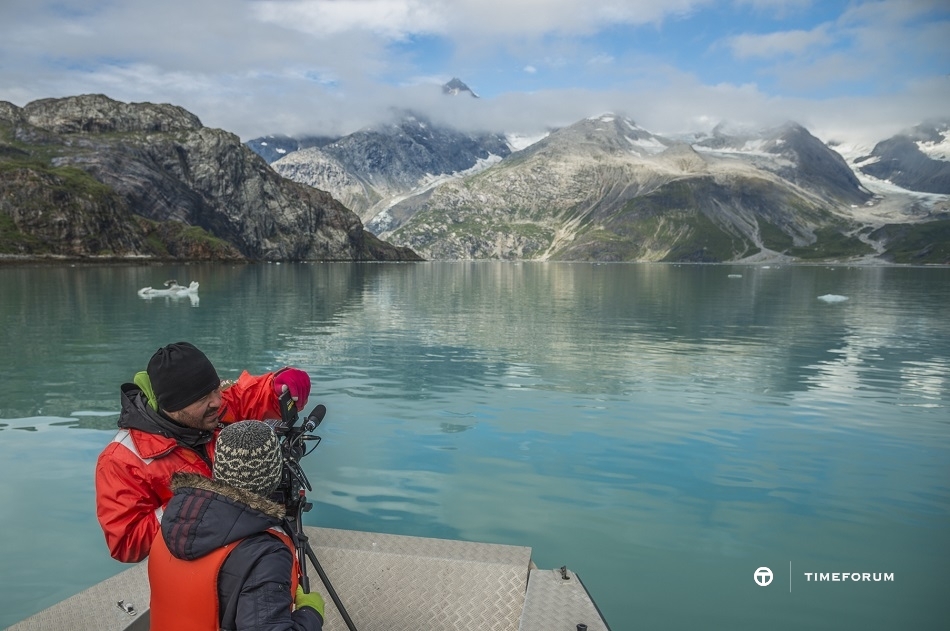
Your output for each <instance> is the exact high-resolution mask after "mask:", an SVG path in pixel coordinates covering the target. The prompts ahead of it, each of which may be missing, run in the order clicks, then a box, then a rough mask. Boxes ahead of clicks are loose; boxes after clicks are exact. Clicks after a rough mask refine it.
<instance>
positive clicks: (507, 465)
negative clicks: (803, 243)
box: [0, 263, 950, 631]
mask: <svg viewBox="0 0 950 631" xmlns="http://www.w3.org/2000/svg"><path fill="white" fill-rule="evenodd" d="M737 275H738V276H739V277H730V276H737ZM169 278H176V279H177V280H178V281H179V282H181V283H182V284H185V283H187V282H189V281H192V280H196V281H198V282H200V283H201V289H200V293H199V296H200V299H199V300H198V301H195V302H193V301H190V300H188V299H187V298H184V299H177V300H173V299H168V298H155V299H151V300H145V299H142V298H139V297H138V296H137V295H136V290H137V289H139V288H140V287H145V286H154V287H159V286H160V285H161V283H162V282H163V281H164V280H166V279H169ZM827 294H835V295H840V296H845V297H847V300H845V301H841V302H831V303H829V302H825V301H822V300H819V298H818V297H819V296H824V295H827ZM0 318H2V320H0V325H2V326H0V354H2V357H3V362H2V368H0V503H2V506H3V510H2V512H0V532H2V533H3V534H2V535H0V567H2V571H0V627H5V626H8V625H9V624H12V623H14V622H16V621H18V620H20V619H22V618H25V617H27V616H29V615H31V614H33V613H35V612H36V611H39V610H40V609H43V608H45V607H47V606H49V605H51V604H53V603H54V602H56V601H58V600H60V599H62V598H64V597H66V596H69V595H71V594H74V593H76V592H78V591H80V590H82V589H84V588H86V587H88V586H90V585H92V584H94V583H96V582H97V581H99V580H101V579H103V578H105V577H108V576H111V575H113V574H115V573H117V572H119V571H121V570H122V569H124V567H125V566H123V565H121V564H119V563H117V562H114V561H112V560H111V559H110V558H109V556H108V553H107V550H106V547H105V544H104V542H103V539H102V535H101V532H100V531H99V527H98V524H97V523H96V520H95V515H94V496H93V468H94V463H95V459H96V456H97V455H98V453H99V451H100V450H101V449H102V447H103V446H104V445H105V444H106V443H107V442H108V441H109V440H110V439H111V437H112V433H113V429H112V428H114V426H115V421H116V418H117V413H118V387H119V384H120V383H122V382H123V381H127V380H129V378H130V377H131V375H132V374H133V373H134V372H135V371H137V370H139V369H141V368H142V367H143V366H144V365H145V363H146V362H147V360H148V358H149V356H150V355H151V353H152V352H153V351H154V350H155V349H156V348H157V347H158V346H160V345H162V344H165V343H168V342H172V341H178V340H189V341H192V342H194V343H195V344H197V345H198V346H199V347H201V348H202V349H203V350H204V351H205V352H206V353H207V354H208V355H209V357H210V358H211V359H212V361H213V362H214V363H215V365H216V366H217V368H218V371H219V373H220V374H221V375H222V376H223V377H235V376H237V374H238V373H239V371H240V370H241V369H243V368H247V369H249V370H250V371H252V372H263V371H266V370H271V369H274V368H277V367H279V366H281V365H284V364H293V365H297V366H300V367H302V368H305V369H306V370H308V371H309V372H310V374H311V375H312V377H313V382H314V388H313V393H314V394H313V397H312V404H315V403H317V402H321V403H324V404H325V405H326V406H327V408H328V409H329V413H328V415H327V419H326V420H325V421H324V424H323V425H322V426H321V428H320V434H321V435H322V436H323V438H324V441H323V443H322V444H321V445H320V447H319V448H318V449H317V450H316V452H315V453H314V454H312V455H311V456H309V457H308V458H306V459H305V460H304V465H305V469H306V470H307V472H308V474H309V476H310V478H311V481H313V482H314V487H315V488H314V491H313V493H312V494H311V495H310V497H311V499H313V500H314V501H315V508H314V510H313V511H312V512H310V513H309V514H308V515H307V520H306V521H307V523H309V524H312V525H319V526H327V527H334V528H352V529H358V530H371V531H383V532H390V533H397V534H409V535H423V536H435V537H447V538H459V539H466V540H473V541H488V542H496V543H509V544H516V545H525V546H530V547H532V549H533V556H534V560H535V562H536V563H537V564H538V565H539V566H540V567H544V568H553V567H560V566H561V565H567V566H568V567H570V568H571V569H573V570H575V571H576V572H578V573H579V574H580V576H581V577H582V579H583V580H584V582H585V584H586V585H587V587H588V589H589V590H590V591H591V593H592V594H593V596H594V598H595V600H596V601H597V603H598V605H599V606H600V607H601V609H602V610H603V612H604V614H605V616H606V618H607V620H608V622H609V623H610V625H611V627H612V628H613V629H614V630H615V631H623V630H625V629H699V628H702V629H748V628H758V629H762V628H769V629H802V628H808V629H842V628H852V629H892V628H907V629H938V628H939V629H943V628H946V627H945V624H946V620H947V617H948V615H950V608H948V605H947V604H945V603H946V598H945V594H944V592H945V589H944V588H943V586H944V585H945V580H946V579H945V573H946V568H947V561H946V560H947V559H948V558H950V269H936V268H926V269H924V268H916V269H908V268H867V267H864V268H846V267H838V268H831V267H820V266H814V267H781V268H763V267H744V266H735V267H731V266H669V265H588V264H552V263H531V264H514V263H426V264H417V265H395V264H394V265H379V264H363V265H359V264H314V265H306V264H301V265H286V264H285V265H256V266H225V265H190V266H163V267H162V266H159V267H154V266H153V267H149V266H128V267H114V266H80V267H70V266H62V267H43V266H29V267H0ZM762 566H767V567H769V568H770V569H771V570H772V571H773V573H774V580H773V582H772V584H771V585H769V586H767V587H760V586H759V585H757V584H756V583H755V581H754V580H753V574H754V572H755V571H756V569H757V568H759V567H762ZM805 572H810V573H813V572H817V573H831V572H839V573H840V572H848V573H851V572H861V573H864V572H867V573H889V574H893V575H894V580H893V581H886V582H884V581H882V582H873V581H869V582H858V583H855V582H850V581H849V582H831V581H827V582H815V581H807V580H806V577H805ZM332 578H333V577H332V576H331V577H330V579H331V580H332ZM347 607H348V609H350V610H351V612H352V610H354V609H356V608H358V603H353V604H349V603H347Z"/></svg>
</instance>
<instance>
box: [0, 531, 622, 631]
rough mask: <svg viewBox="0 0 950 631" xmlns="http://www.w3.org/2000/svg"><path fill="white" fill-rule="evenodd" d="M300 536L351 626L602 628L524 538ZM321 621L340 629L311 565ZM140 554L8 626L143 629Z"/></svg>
mask: <svg viewBox="0 0 950 631" xmlns="http://www.w3.org/2000/svg"><path fill="white" fill-rule="evenodd" d="M305 532H306V534H307V536H308V537H309V538H310V545H311V546H312V548H313V551H314V553H315V556H316V557H317V560H318V561H319V563H320V565H321V566H322V568H323V570H324V572H325V573H326V576H327V578H328V580H329V581H330V582H331V583H332V585H333V588H334V589H335V590H336V592H337V594H338V595H339V597H340V601H341V602H342V603H343V606H344V607H345V609H346V611H347V613H348V614H349V616H350V618H351V620H352V622H353V623H354V626H355V627H356V628H357V629H358V630H359V631H419V630H432V631H442V630H445V631H449V630H452V631H577V630H578V629H579V628H580V629H583V627H579V626H578V625H587V629H588V631H608V629H609V627H608V626H607V624H606V622H605V621H604V620H603V618H602V617H601V615H600V612H599V611H598V609H597V607H596V605H595V604H594V602H593V600H592V599H591V598H590V595H589V594H588V593H587V590H586V589H585V587H584V585H583V584H582V583H581V581H580V579H579V578H578V577H577V575H575V574H574V573H573V572H571V571H570V570H567V569H566V568H561V569H548V570H542V569H538V568H536V567H535V566H534V564H533V563H532V561H531V548H526V547H520V546H508V545H499V544H488V543H471V542H465V541H452V540H447V539H431V538H425V537H406V536H401V535H387V534H380V533H372V532H358V531H354V530H337V529H330V528H315V527H310V526H308V527H306V529H305ZM307 565H308V570H307V575H308V577H309V578H310V585H311V589H312V590H317V591H319V592H320V593H321V594H323V595H324V597H325V600H326V621H325V623H324V627H323V628H324V629H325V630H326V631H347V625H346V622H345V620H344V618H343V616H342V615H341V614H340V612H339V611H338V610H337V608H336V607H335V606H334V603H333V601H332V600H331V598H330V597H329V594H328V590H327V589H326V587H325V586H324V585H322V581H321V580H320V576H319V574H318V572H317V571H316V570H315V569H314V568H313V567H312V565H311V564H310V563H309V562H308V563H307ZM148 608H149V587H148V573H147V564H146V563H145V562H143V563H140V564H138V565H135V566H132V567H130V568H129V569H128V570H125V571H123V572H121V573H119V574H118V575H116V576H113V577H112V578H109V579H107V580H105V581H103V582H101V583H99V584H97V585H94V586H93V587H90V588H89V589H87V590H85V591H83V592H80V593H79V594H76V595H75V596H72V597H71V598H68V599H66V600H64V601H62V602H60V603H57V604H56V605H53V606H52V607H50V608H48V609H45V610H43V611H41V612H39V613H37V614H36V615H34V616H31V617H30V618H27V619H26V620H24V621H22V622H20V623H17V624H15V625H13V626H12V627H10V631H36V630H43V631H46V630H51V629H72V630H75V631H86V630H88V631H146V630H147V629H148V628H149V627H148Z"/></svg>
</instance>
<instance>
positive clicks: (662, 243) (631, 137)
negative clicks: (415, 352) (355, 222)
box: [273, 82, 950, 262]
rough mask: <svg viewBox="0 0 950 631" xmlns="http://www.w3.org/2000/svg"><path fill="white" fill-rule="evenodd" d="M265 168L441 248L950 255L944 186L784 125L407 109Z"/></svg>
mask: <svg viewBox="0 0 950 631" xmlns="http://www.w3.org/2000/svg"><path fill="white" fill-rule="evenodd" d="M451 83H452V82H450V84H446V90H447V92H449V86H450V85H451ZM458 83H459V84H461V82H458ZM461 85H462V86H464V84H461ZM455 87H456V88H458V85H456V86H455ZM459 89H460V88H459ZM458 93H460V92H458ZM924 131H925V130H920V131H919V136H920V137H919V138H918V139H917V140H915V141H914V142H916V143H919V144H918V145H917V149H918V150H919V151H924V149H927V150H928V151H929V152H930V153H931V154H937V153H939V151H941V150H942V149H941V147H943V145H942V144H941V143H942V142H943V139H944V138H945V136H943V135H941V133H942V131H941V129H940V128H934V129H932V130H930V131H929V134H925V133H924ZM928 143H929V144H928ZM879 146H880V145H879ZM852 157H853V156H852ZM273 166H274V168H275V169H276V170H278V172H280V173H281V174H282V175H284V176H285V177H289V178H291V179H294V180H296V181H298V182H302V183H305V184H308V185H310V186H314V187H317V188H320V189H323V190H327V191H329V192H330V193H331V194H332V195H333V196H334V197H336V198H337V199H339V200H340V201H342V202H343V203H344V204H345V205H346V206H348V207H350V208H352V209H353V210H355V211H356V212H357V213H358V214H359V216H360V218H361V219H362V220H363V222H364V224H365V225H366V227H367V229H368V230H370V231H371V232H373V233H374V234H378V235H380V236H381V237H383V238H385V239H387V240H389V241H391V242H392V243H394V244H397V245H400V246H407V247H411V248H413V249H414V250H415V251H416V252H418V253H419V254H421V255H422V256H424V257H428V258H435V259H460V258H461V259H472V258H475V259H477V258H503V259H508V258H512V259H570V260H612V261H626V260H680V261H730V260H768V259H773V258H779V259H781V258H789V259H806V260H807V259H829V258H839V257H840V258H845V259H849V260H853V259H855V258H868V259H871V258H875V257H877V258H878V260H900V261H904V262H927V261H940V262H943V259H941V257H942V256H945V257H946V258H950V253H947V254H946V255H945V254H942V253H943V252H944V251H945V250H948V249H950V245H947V244H944V245H938V246H934V239H936V241H937V242H940V243H942V242H943V241H947V240H950V237H948V236H941V235H943V234H944V232H943V231H945V230H947V227H946V226H950V219H948V218H947V216H946V213H947V211H948V202H947V197H946V196H945V195H944V196H941V195H936V196H934V195H930V196H929V197H925V196H924V197H922V196H921V195H920V194H916V196H915V195H912V194H909V193H907V192H906V191H903V190H902V189H898V188H897V187H896V186H895V185H893V184H887V186H891V187H892V189H894V190H886V189H885V188H882V184H881V181H879V180H876V179H875V178H873V177H871V176H869V175H866V174H865V173H863V172H861V171H857V172H856V171H855V170H854V169H853V168H852V165H851V164H849V162H848V161H846V160H845V159H844V157H842V154H841V153H839V151H836V150H835V149H834V148H832V147H830V146H828V145H826V144H825V143H823V142H822V141H821V140H819V139H818V138H816V137H815V136H814V135H812V134H811V133H810V132H809V131H808V130H807V129H806V128H804V127H803V126H801V125H799V124H796V123H794V122H789V123H786V124H784V125H781V126H778V127H775V128H769V129H739V128H736V127H731V126H728V125H720V126H717V127H716V128H715V129H713V130H712V131H711V132H710V133H706V134H697V135H692V136H688V137H672V136H664V135H662V134H658V133H655V132H653V131H650V130H648V129H645V128H643V127H641V126H640V125H637V124H636V123H635V122H634V121H633V120H631V119H629V118H627V117H624V116H621V115H615V114H612V113H607V114H603V115H600V116H594V117H590V118H586V119H583V120H581V121H578V122H577V123H575V124H573V125H570V126H567V127H564V128H561V129H556V130H552V131H550V132H549V133H547V134H545V135H543V136H539V137H533V138H525V137H520V138H519V137H518V136H517V135H515V134H510V133H508V134H502V133H498V134H484V135H481V136H477V137H475V136H472V135H470V134H463V133H460V132H458V131H456V130H453V129H451V128H447V127H436V126H434V125H432V124H431V123H430V122H429V121H427V120H426V119H425V118H424V117H422V116H420V115H417V114H412V113H404V116H403V118H402V119H401V120H399V121H397V122H396V123H393V124H391V125H387V126H380V127H376V128H373V129H368V130H363V131H360V132H357V133H356V134H352V135H350V136H346V137H344V138H341V139H338V140H336V141H334V142H332V143H329V144H327V145H325V146H323V147H321V148H310V149H305V150H298V151H296V152H293V153H289V154H288V155H287V156H286V157H284V158H282V159H280V160H278V161H276V162H275V163H274V165H273ZM895 226H904V228H899V227H895ZM941 240H942V241H941Z"/></svg>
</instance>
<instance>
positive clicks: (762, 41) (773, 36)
mask: <svg viewBox="0 0 950 631" xmlns="http://www.w3.org/2000/svg"><path fill="white" fill-rule="evenodd" d="M827 30H828V29H827V25H822V26H820V27H818V28H816V29H813V30H810V31H802V30H797V31H784V32H776V33H766V34H763V35H758V34H743V35H737V36H735V37H732V38H730V39H729V40H728V42H727V45H728V46H729V48H730V49H731V50H732V52H733V54H734V55H735V56H736V57H737V58H739V59H749V58H753V57H760V58H766V59H768V58H772V57H779V56H782V55H801V54H802V53H804V52H806V51H808V50H809V49H812V48H815V47H824V46H827V45H828V44H830V43H831V41H832V39H831V37H830V36H829V35H828V32H827Z"/></svg>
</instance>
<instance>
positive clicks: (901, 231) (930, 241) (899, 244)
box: [869, 219, 950, 265]
mask: <svg viewBox="0 0 950 631" xmlns="http://www.w3.org/2000/svg"><path fill="white" fill-rule="evenodd" d="M869 236H870V237H871V238H872V239H883V240H884V241H885V242H886V243H887V255H888V257H889V258H890V259H891V260H892V261H893V262H895V263H905V264H909V265H928V264H929V265H950V219H939V220H937V221H930V222H927V223H918V224H888V225H886V226H883V227H881V228H878V229H877V230H875V231H874V232H872V233H871V234H870V235H869Z"/></svg>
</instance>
